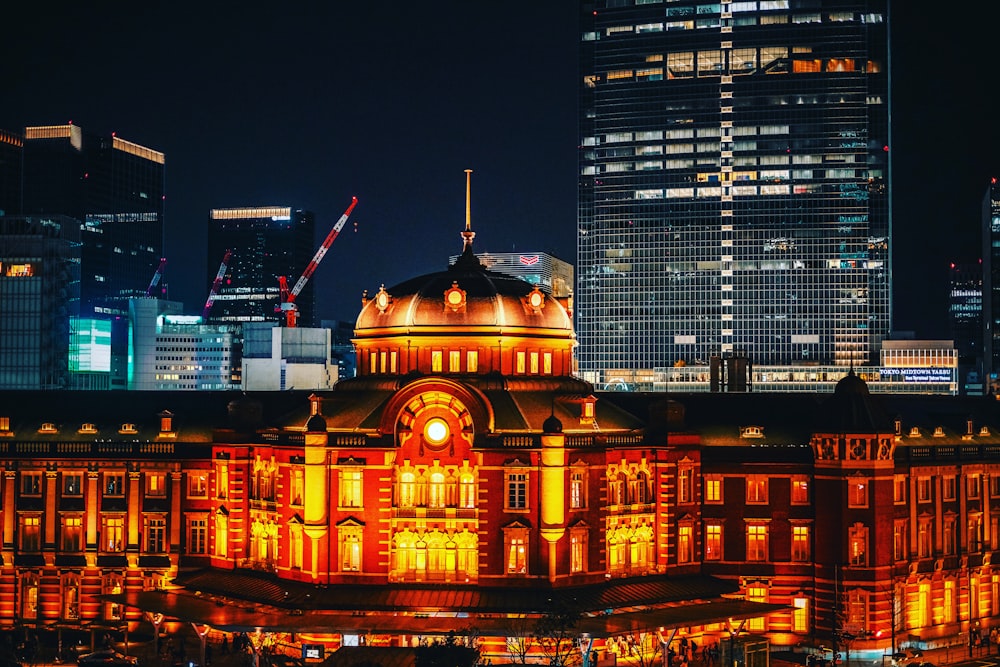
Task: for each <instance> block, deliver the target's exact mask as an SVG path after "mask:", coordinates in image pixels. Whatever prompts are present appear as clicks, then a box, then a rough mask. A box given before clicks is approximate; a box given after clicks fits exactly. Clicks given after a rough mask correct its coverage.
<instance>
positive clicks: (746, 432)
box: [740, 426, 764, 438]
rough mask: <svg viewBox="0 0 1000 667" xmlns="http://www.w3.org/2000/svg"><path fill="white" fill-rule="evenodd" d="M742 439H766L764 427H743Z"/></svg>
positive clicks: (741, 428)
mask: <svg viewBox="0 0 1000 667" xmlns="http://www.w3.org/2000/svg"><path fill="white" fill-rule="evenodd" d="M740 437H741V438H763V437H764V427H763V426H741V427H740Z"/></svg>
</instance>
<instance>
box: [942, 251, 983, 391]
mask: <svg viewBox="0 0 1000 667" xmlns="http://www.w3.org/2000/svg"><path fill="white" fill-rule="evenodd" d="M948 330H949V335H950V336H951V339H952V340H953V341H954V343H955V348H956V349H957V350H958V377H959V381H960V383H961V386H962V392H963V393H971V394H981V393H982V391H983V265H982V263H981V262H975V263H971V262H970V263H967V264H954V263H953V264H951V266H950V267H949V268H948Z"/></svg>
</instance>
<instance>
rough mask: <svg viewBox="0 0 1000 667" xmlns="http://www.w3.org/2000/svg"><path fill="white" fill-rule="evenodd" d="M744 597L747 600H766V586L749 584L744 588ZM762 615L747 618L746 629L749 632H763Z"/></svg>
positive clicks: (764, 628) (763, 618)
mask: <svg viewBox="0 0 1000 667" xmlns="http://www.w3.org/2000/svg"><path fill="white" fill-rule="evenodd" d="M746 599H747V601H748V602H767V586H762V585H749V586H747V588H746ZM764 620H765V617H764V616H756V617H754V618H749V619H747V630H750V631H751V632H764V631H765V630H766V627H765V625H764Z"/></svg>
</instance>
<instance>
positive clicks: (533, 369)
mask: <svg viewBox="0 0 1000 667" xmlns="http://www.w3.org/2000/svg"><path fill="white" fill-rule="evenodd" d="M529 359H530V360H531V367H530V372H531V374H532V375H537V374H538V353H537V352H532V353H531V355H530V356H529Z"/></svg>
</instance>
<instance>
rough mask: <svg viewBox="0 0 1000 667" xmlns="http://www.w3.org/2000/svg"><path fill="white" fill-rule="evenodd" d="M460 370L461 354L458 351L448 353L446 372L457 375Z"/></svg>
mask: <svg viewBox="0 0 1000 667" xmlns="http://www.w3.org/2000/svg"><path fill="white" fill-rule="evenodd" d="M461 370H462V353H461V351H459V350H451V351H449V352H448V372H449V373H458V372H459V371H461Z"/></svg>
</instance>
